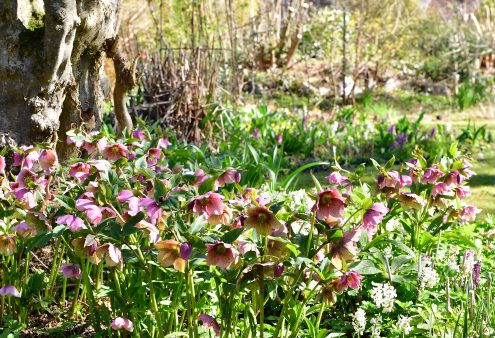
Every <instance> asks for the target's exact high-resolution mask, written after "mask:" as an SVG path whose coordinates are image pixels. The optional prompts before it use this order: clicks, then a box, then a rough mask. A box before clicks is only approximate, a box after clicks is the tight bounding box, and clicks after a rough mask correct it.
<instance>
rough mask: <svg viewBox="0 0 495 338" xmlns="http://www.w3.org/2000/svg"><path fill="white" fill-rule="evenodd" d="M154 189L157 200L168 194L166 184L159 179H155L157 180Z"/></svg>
mask: <svg viewBox="0 0 495 338" xmlns="http://www.w3.org/2000/svg"><path fill="white" fill-rule="evenodd" d="M153 183H154V184H153V187H154V191H155V195H154V196H155V199H157V200H158V199H159V198H160V197H163V196H165V195H166V194H167V188H166V187H165V184H163V182H162V181H161V180H160V179H158V178H157V177H155V180H154V182H153Z"/></svg>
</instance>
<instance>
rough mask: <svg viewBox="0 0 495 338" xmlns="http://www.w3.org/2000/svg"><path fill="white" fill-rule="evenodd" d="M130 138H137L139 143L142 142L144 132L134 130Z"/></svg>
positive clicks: (144, 136)
mask: <svg viewBox="0 0 495 338" xmlns="http://www.w3.org/2000/svg"><path fill="white" fill-rule="evenodd" d="M132 137H134V138H137V139H138V140H139V141H144V140H145V138H146V134H145V133H144V130H139V129H136V130H134V131H133V132H132Z"/></svg>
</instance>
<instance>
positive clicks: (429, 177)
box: [421, 168, 445, 184]
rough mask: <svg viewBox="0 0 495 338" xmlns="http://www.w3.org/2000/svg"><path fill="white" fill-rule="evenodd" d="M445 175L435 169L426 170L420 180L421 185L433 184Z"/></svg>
mask: <svg viewBox="0 0 495 338" xmlns="http://www.w3.org/2000/svg"><path fill="white" fill-rule="evenodd" d="M444 175H445V174H444V173H443V172H442V171H441V170H440V169H437V168H428V169H426V170H425V172H424V174H423V178H422V179H421V182H422V183H431V184H433V183H435V182H436V181H437V180H438V179H439V178H442V177H443V176H444Z"/></svg>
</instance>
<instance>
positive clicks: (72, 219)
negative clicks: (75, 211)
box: [55, 215, 86, 232]
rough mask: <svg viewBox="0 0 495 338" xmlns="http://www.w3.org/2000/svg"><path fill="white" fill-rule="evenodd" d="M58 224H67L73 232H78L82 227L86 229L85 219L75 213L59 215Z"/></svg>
mask: <svg viewBox="0 0 495 338" xmlns="http://www.w3.org/2000/svg"><path fill="white" fill-rule="evenodd" d="M55 222H56V223H57V224H65V225H67V226H68V227H69V230H70V231H71V232H76V231H78V230H81V229H86V225H85V224H84V221H83V220H82V219H80V218H79V217H77V216H75V215H63V216H59V217H57V220H56V221H55Z"/></svg>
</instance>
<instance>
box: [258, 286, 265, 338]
mask: <svg viewBox="0 0 495 338" xmlns="http://www.w3.org/2000/svg"><path fill="white" fill-rule="evenodd" d="M259 286H260V287H259V291H258V295H259V301H258V302H259V304H258V306H259V312H260V338H263V337H264V333H265V327H264V326H265V295H264V285H263V279H261V278H260V282H259Z"/></svg>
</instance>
